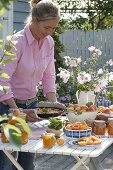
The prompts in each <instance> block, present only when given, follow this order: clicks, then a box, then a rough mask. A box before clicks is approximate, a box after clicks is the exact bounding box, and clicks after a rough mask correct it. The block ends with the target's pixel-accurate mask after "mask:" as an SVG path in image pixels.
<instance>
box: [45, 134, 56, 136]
mask: <svg viewBox="0 0 113 170" xmlns="http://www.w3.org/2000/svg"><path fill="white" fill-rule="evenodd" d="M43 136H55V134H54V133H44V134H43Z"/></svg>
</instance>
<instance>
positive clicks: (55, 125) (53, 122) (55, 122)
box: [48, 118, 62, 130]
mask: <svg viewBox="0 0 113 170" xmlns="http://www.w3.org/2000/svg"><path fill="white" fill-rule="evenodd" d="M49 121H50V124H49V125H48V128H50V129H55V130H60V129H61V128H62V120H60V119H59V118H51V119H49Z"/></svg>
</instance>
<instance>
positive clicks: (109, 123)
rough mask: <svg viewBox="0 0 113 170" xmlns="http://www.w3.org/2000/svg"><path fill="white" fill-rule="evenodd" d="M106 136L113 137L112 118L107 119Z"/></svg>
mask: <svg viewBox="0 0 113 170" xmlns="http://www.w3.org/2000/svg"><path fill="white" fill-rule="evenodd" d="M108 135H113V118H108Z"/></svg>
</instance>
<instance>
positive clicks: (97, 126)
mask: <svg viewBox="0 0 113 170" xmlns="http://www.w3.org/2000/svg"><path fill="white" fill-rule="evenodd" d="M93 130H94V134H96V135H105V132H106V124H105V121H104V120H95V121H94V129H93Z"/></svg>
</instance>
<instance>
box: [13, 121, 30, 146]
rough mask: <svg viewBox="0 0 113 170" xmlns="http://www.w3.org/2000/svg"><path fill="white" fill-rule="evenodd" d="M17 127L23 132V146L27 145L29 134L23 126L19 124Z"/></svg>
mask: <svg viewBox="0 0 113 170" xmlns="http://www.w3.org/2000/svg"><path fill="white" fill-rule="evenodd" d="M15 126H16V127H17V128H19V129H20V130H21V132H22V144H23V145H25V144H26V143H28V133H27V132H26V131H25V130H24V128H23V127H22V126H21V124H19V123H17V124H16V125H15Z"/></svg>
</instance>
